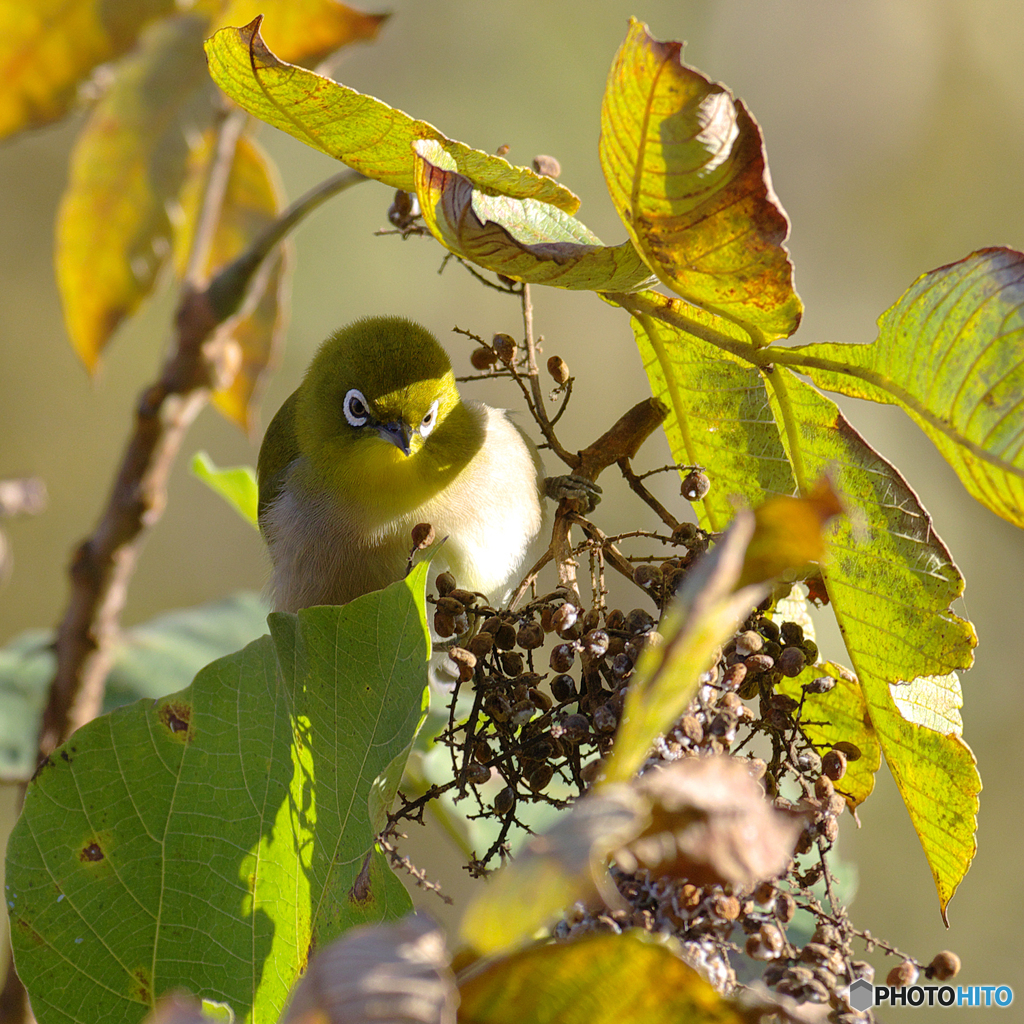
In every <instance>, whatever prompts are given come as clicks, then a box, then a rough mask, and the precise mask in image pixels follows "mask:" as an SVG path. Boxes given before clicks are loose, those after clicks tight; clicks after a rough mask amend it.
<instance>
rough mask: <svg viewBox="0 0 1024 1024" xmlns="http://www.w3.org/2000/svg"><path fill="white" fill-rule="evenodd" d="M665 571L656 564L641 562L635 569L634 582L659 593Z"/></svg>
mask: <svg viewBox="0 0 1024 1024" xmlns="http://www.w3.org/2000/svg"><path fill="white" fill-rule="evenodd" d="M662 578H663V573H662V571H661V569H659V568H658V567H657V566H656V565H649V564H648V563H646V562H641V564H640V565H638V566H637V567H636V568H635V569H634V570H633V582H634V583H635V584H636V585H637V586H638V587H642V588H643V589H644V590H650V591H653V592H654V593H657V592H658V591H659V590H660V589H661V581H662Z"/></svg>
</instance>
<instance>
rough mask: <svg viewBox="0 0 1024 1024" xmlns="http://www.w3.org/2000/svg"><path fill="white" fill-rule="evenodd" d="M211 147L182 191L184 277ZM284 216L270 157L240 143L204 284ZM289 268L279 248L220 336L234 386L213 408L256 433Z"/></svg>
mask: <svg viewBox="0 0 1024 1024" xmlns="http://www.w3.org/2000/svg"><path fill="white" fill-rule="evenodd" d="M213 142H214V135H213V132H212V131H211V132H208V133H207V136H206V138H205V140H204V144H203V145H202V146H201V147H198V148H197V149H196V151H195V152H194V153H193V155H192V160H191V161H190V171H189V177H188V180H187V182H186V183H185V186H184V188H183V189H182V193H181V207H182V213H183V220H182V225H181V229H180V230H179V231H177V232H176V233H175V239H174V255H175V260H174V262H175V268H176V270H177V273H178V276H179V277H180V276H183V275H184V273H185V270H186V264H187V261H188V257H189V251H190V249H191V248H192V244H193V238H194V236H195V229H196V223H197V221H198V218H199V216H200V205H201V203H202V201H203V195H204V189H205V185H206V181H207V169H208V166H209V161H210V160H211V159H212V158H213ZM283 208H284V198H283V195H282V193H281V188H280V185H279V184H278V182H277V180H276V176H275V174H274V172H273V168H272V166H271V165H270V163H269V161H268V160H267V157H266V155H265V154H264V153H263V151H262V150H261V149H260V148H259V147H258V146H257V145H256V143H255V142H253V141H252V140H251V139H249V138H247V137H246V136H242V137H241V138H240V139H239V140H238V142H237V144H236V146H235V153H234V157H233V159H232V163H231V171H230V173H229V175H228V182H227V187H226V189H225V193H224V198H223V201H222V203H221V207H220V215H219V217H218V220H217V227H216V231H215V232H214V236H213V241H212V244H211V246H210V249H209V252H208V254H207V259H206V261H205V263H204V265H203V267H202V268H201V271H202V274H203V276H204V278H207V279H208V278H210V277H213V276H214V274H215V273H216V272H217V271H218V270H221V269H222V268H224V267H225V266H227V265H228V264H229V263H231V262H232V261H233V260H234V259H236V258H237V257H238V256H240V255H241V254H242V253H243V252H245V251H246V250H247V249H248V248H249V247H250V246H251V244H252V243H253V242H254V241H255V239H256V238H257V237H258V236H259V235H260V234H261V233H262V232H263V231H264V230H265V229H266V228H267V227H269V226H270V225H271V224H272V223H273V222H274V221H275V220H276V219H277V216H278V214H279V213H280V212H281V210H282V209H283ZM289 264H290V250H289V248H288V246H287V245H285V246H283V247H281V246H279V247H278V249H277V251H276V252H275V253H274V254H273V255H271V256H270V257H268V259H267V260H266V261H265V262H264V265H263V266H262V267H261V268H260V270H259V271H258V272H257V274H256V275H255V277H254V279H253V281H252V283H251V285H250V287H249V291H248V294H247V297H246V300H245V302H244V304H243V306H242V308H241V309H240V310H239V311H238V312H237V313H236V314H235V315H234V316H232V317H230V318H229V319H228V320H227V321H225V322H224V323H223V324H222V325H221V326H220V327H219V328H218V332H217V333H218V335H219V336H220V337H221V338H222V339H225V343H226V344H227V345H228V346H229V347H230V351H229V353H228V364H229V366H228V368H229V370H230V373H229V376H230V382H229V383H227V384H225V385H224V386H223V387H221V388H219V389H218V390H216V391H215V392H214V394H213V403H214V405H215V406H216V407H217V408H218V409H219V410H220V411H221V412H222V413H223V414H224V415H225V416H226V417H227V418H228V419H229V420H231V421H232V422H234V423H237V424H238V426H240V427H241V428H242V429H243V430H246V431H250V432H251V431H252V429H253V427H254V420H255V407H256V405H257V403H258V401H259V397H260V393H261V390H262V388H261V384H262V379H263V376H264V374H265V372H266V370H267V367H268V366H269V365H270V364H271V363H272V362H273V359H274V356H275V354H276V352H277V351H278V348H279V344H280V336H281V333H282V331H283V329H284V323H285V319H286V310H285V307H284V292H285V290H286V288H287V283H288V277H289V269H290V266H289Z"/></svg>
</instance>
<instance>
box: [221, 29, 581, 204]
mask: <svg viewBox="0 0 1024 1024" xmlns="http://www.w3.org/2000/svg"><path fill="white" fill-rule="evenodd" d="M261 22H262V18H256V19H255V20H254V21H252V22H250V23H249V24H248V25H246V26H244V27H243V28H225V29H221V31H220V32H218V33H217V34H216V35H214V36H213V37H212V38H210V39H208V40H207V41H206V55H207V59H208V61H209V67H210V76H211V77H212V78H213V80H214V81H215V82H216V83H217V85H219V86H220V87H221V89H223V90H224V92H225V93H226V94H227V95H228V96H229V97H230V98H231V99H233V100H234V101H235V102H236V103H237V104H238V105H239V106H240V107H242V108H243V109H244V110H247V111H248V112H249V113H250V114H252V115H253V117H258V118H259V119H260V120H261V121H265V122H266V123H267V124H269V125H272V126H273V127H275V128H280V129H281V131H283V132H287V133H288V134H289V135H292V136H294V137H295V138H297V139H298V140H299V141H300V142H304V143H306V145H307V146H312V147H313V148H314V149H319V150H320V152H321V153H326V154H327V155H328V156H333V157H334V158H335V159H336V160H340V161H341V162H342V163H345V164H348V166H349V167H352V168H353V169H354V170H357V171H359V172H360V174H365V175H366V176H367V177H368V178H373V179H374V180H375V181H381V182H383V183H384V184H385V185H390V186H391V187H392V188H400V189H405V191H407V192H412V191H414V190H415V188H416V183H415V179H414V172H413V152H412V143H413V142H415V141H416V140H417V139H434V140H436V141H437V142H439V143H441V145H442V146H443V147H444V149H445V151H446V152H447V153H449V154H450V155H451V156H452V157H453V158H454V159H455V161H456V164H457V166H458V168H459V171H460V173H462V174H465V175H467V176H468V177H469V178H471V179H472V180H473V182H474V184H475V185H477V186H481V187H486V188H489V189H494V190H495V191H498V192H501V193H503V194H504V195H511V196H517V197H519V198H531V199H539V200H541V201H542V202H546V203H552V204H553V205H555V206H557V207H558V208H559V209H562V210H565V211H566V212H568V213H575V212H576V210H577V209H578V208H579V205H580V201H579V199H578V198H577V197H576V196H574V195H573V194H572V192H570V191H569V190H568V189H567V188H565V187H564V186H562V185H559V184H558V183H557V182H556V181H554V180H552V179H551V178H548V177H545V176H543V175H540V174H537V173H536V172H535V171H533V170H531V169H529V168H527V167H513V166H512V164H510V163H509V162H508V161H507V160H503V159H502V158H501V157H497V156H492V155H491V154H489V153H483V152H481V151H480V150H478V149H472V148H471V147H469V146H466V145H463V143H461V142H455V141H454V140H452V139H449V138H447V137H446V136H445V135H442V134H441V132H439V131H438V130H437V129H436V128H435V127H434V126H433V125H431V124H427V122H426V121H416V120H414V119H413V118H411V117H410V116H409V115H408V114H405V113H403V112H402V111H401V110H396V109H395V108H394V107H389V106H388V105H387V104H386V103H382V102H381V101H380V100H378V99H375V98H374V97H373V96H365V95H363V94H362V93H360V92H356V91H355V89H349V88H348V87H347V86H344V85H341V84H339V83H338V82H334V81H332V80H331V79H330V78H325V77H324V76H323V75H317V74H315V73H314V72H312V71H307V70H306V69H305V68H300V67H297V66H296V65H294V64H288V63H286V62H285V61H282V60H280V59H279V58H278V57H277V56H276V55H275V54H274V53H272V52H271V51H270V50H269V49H268V48H267V45H266V43H264V41H263V39H262V38H261V36H260V23H261Z"/></svg>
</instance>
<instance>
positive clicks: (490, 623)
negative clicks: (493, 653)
mask: <svg viewBox="0 0 1024 1024" xmlns="http://www.w3.org/2000/svg"><path fill="white" fill-rule="evenodd" d="M499 629H501V619H500V618H499V617H498V616H497V615H489V616H488V617H487V618H486V619H484V621H483V622H481V623H480V632H481V633H490V634H491V636H497V635H498V630H499Z"/></svg>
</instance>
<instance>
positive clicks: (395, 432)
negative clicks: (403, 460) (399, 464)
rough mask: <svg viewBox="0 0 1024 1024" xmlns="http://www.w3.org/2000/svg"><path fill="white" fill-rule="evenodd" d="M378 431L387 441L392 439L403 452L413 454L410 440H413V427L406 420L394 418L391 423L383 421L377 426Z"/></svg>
mask: <svg viewBox="0 0 1024 1024" xmlns="http://www.w3.org/2000/svg"><path fill="white" fill-rule="evenodd" d="M377 433H378V434H380V436H381V437H382V438H384V440H385V441H390V442H391V443H392V444H393V445H394V446H395V447H396V448H398V449H399V450H400V451H401V452H402V454H404V455H411V454H412V449H411V448H410V447H409V442H410V441H411V440H412V433H413V432H412V428H411V427H410V426H409V424H408V423H406V422H405V420H393V421H392V422H391V423H381V424H380V425H379V426H378V427H377Z"/></svg>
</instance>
